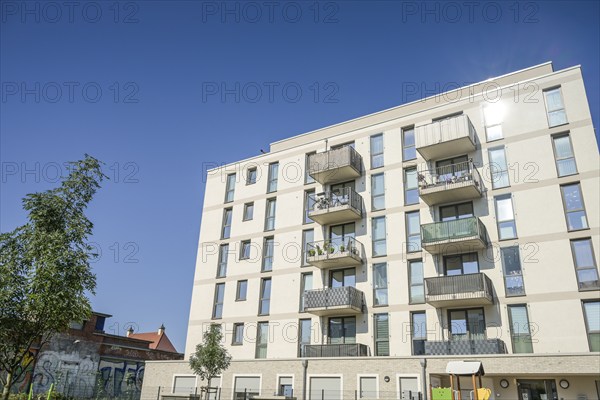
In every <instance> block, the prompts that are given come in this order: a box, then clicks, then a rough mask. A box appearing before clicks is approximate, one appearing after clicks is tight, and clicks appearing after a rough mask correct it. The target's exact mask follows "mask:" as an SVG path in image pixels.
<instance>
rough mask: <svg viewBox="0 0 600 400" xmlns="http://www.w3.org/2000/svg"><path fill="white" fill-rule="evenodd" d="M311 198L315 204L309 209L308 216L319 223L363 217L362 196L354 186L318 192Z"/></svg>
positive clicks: (336, 222) (337, 222) (324, 223)
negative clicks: (353, 188)
mask: <svg viewBox="0 0 600 400" xmlns="http://www.w3.org/2000/svg"><path fill="white" fill-rule="evenodd" d="M309 198H310V200H311V201H310V203H311V204H313V206H312V207H311V208H310V209H309V210H308V217H309V218H310V219H312V220H313V221H315V222H316V223H318V224H321V225H329V224H339V223H343V222H349V221H354V220H357V219H360V218H362V197H361V196H360V195H359V194H358V193H356V192H355V191H354V190H352V188H349V187H345V188H342V189H340V190H335V191H326V192H322V193H317V194H314V195H311V196H309Z"/></svg>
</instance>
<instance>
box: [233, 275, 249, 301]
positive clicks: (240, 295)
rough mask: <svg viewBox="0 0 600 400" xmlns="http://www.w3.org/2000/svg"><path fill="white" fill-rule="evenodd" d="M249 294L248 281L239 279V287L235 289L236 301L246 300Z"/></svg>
mask: <svg viewBox="0 0 600 400" xmlns="http://www.w3.org/2000/svg"><path fill="white" fill-rule="evenodd" d="M247 294H248V281H247V280H243V281H237V289H236V291H235V301H246V295H247Z"/></svg>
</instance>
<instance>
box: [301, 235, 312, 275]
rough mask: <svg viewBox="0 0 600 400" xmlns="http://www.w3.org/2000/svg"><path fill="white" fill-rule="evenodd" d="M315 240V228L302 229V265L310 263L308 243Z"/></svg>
mask: <svg viewBox="0 0 600 400" xmlns="http://www.w3.org/2000/svg"><path fill="white" fill-rule="evenodd" d="M314 241H315V231H314V229H307V230H305V231H302V267H304V266H306V265H308V244H309V243H313V242H314Z"/></svg>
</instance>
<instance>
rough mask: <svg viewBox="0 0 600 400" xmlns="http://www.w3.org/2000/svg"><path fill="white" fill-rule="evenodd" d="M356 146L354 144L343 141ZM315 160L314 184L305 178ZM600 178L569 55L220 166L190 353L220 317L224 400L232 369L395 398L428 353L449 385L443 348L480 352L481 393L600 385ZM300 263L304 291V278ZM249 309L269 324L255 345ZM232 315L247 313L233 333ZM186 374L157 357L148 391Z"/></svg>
mask: <svg viewBox="0 0 600 400" xmlns="http://www.w3.org/2000/svg"><path fill="white" fill-rule="evenodd" d="M411 132H412V134H411ZM411 135H414V139H411ZM413 140H414V142H415V145H414V147H413V146H411V143H412V141H413ZM349 143H352V147H353V148H354V150H352V149H349V148H347V147H346V148H341V149H339V148H338V146H339V145H342V144H349ZM411 147H412V148H411ZM313 152H316V153H317V155H316V156H313V157H312V158H311V157H310V156H307V155H309V154H311V153H313ZM413 154H414V155H415V157H414V158H413V157H412V155H413ZM272 163H278V169H277V171H276V176H277V179H276V183H275V181H274V180H273V179H270V177H271V178H273V171H274V170H273V167H270V164H272ZM254 169H256V172H253V170H254ZM307 169H308V171H307ZM414 169H416V171H415V172H413V170H414ZM269 171H271V173H269ZM231 174H235V178H228V176H231ZM309 175H312V176H313V177H315V178H316V179H317V181H315V182H312V183H311V182H310V180H309V183H306V177H307V176H309ZM599 175H600V172H599V157H598V147H597V144H596V139H595V136H594V128H593V126H592V120H591V116H590V111H589V106H588V103H587V98H586V94H585V89H584V84H583V80H582V75H581V68H580V67H572V68H568V69H565V70H561V71H556V72H555V71H553V69H552V65H551V64H550V63H546V64H542V65H538V66H535V67H531V68H528V69H526V70H522V71H518V72H514V73H511V74H508V75H505V76H502V77H498V78H494V79H492V80H488V81H485V82H481V83H478V84H475V85H472V86H469V87H465V88H461V89H457V90H455V91H452V92H447V93H444V94H442V95H438V96H434V97H430V98H427V99H424V100H422V101H417V102H413V103H410V104H406V105H403V106H399V107H396V108H393V109H389V110H385V111H382V112H379V113H376V114H372V115H368V116H365V117H361V118H358V119H355V120H352V121H348V122H344V123H341V124H338V125H335V126H331V127H327V128H324V129H320V130H317V131H314V132H309V133H307V134H304V135H299V136H295V137H292V138H290V139H286V140H282V141H279V142H276V143H273V144H271V151H270V152H269V153H267V154H264V155H261V156H258V157H254V158H251V159H247V160H243V161H240V162H237V163H233V164H228V165H224V166H222V167H219V168H216V169H213V170H211V171H209V173H208V175H207V181H206V191H205V199H204V208H203V214H202V226H201V231H200V243H199V249H198V257H197V265H196V274H195V278H194V289H193V295H192V303H191V311H190V318H189V328H188V336H187V345H186V351H185V355H186V359H187V358H188V357H189V355H190V354H191V353H192V352H193V351H194V348H195V346H196V344H198V343H200V342H201V340H202V333H203V331H204V329H206V327H207V326H208V325H209V324H211V323H219V324H222V327H223V330H224V333H225V343H224V344H225V345H226V346H227V348H228V350H229V352H230V354H231V355H232V356H233V359H234V362H233V364H232V366H231V367H230V369H229V370H228V371H226V372H225V373H224V374H223V377H222V379H221V380H220V385H221V387H222V398H225V399H229V398H234V394H233V391H232V389H233V388H234V387H235V386H236V380H235V379H236V376H239V377H241V376H250V377H260V382H261V383H260V385H261V390H260V393H261V394H262V395H267V394H273V393H272V392H273V391H279V389H280V381H279V378H281V377H282V376H283V377H284V378H285V379H284V380H283V381H281V382H284V383H285V382H287V380H286V379H287V377H288V376H289V377H291V378H292V381H293V387H294V393H295V395H296V396H298V397H302V398H306V399H308V398H317V395H318V393H317V392H316V391H315V390H312V389H311V385H313V386H314V387H317V386H318V385H326V386H327V385H334V386H335V385H338V387H339V393H337V394H333V393H332V394H328V395H327V394H326V395H325V398H342V397H343V398H354V396H355V394H356V395H357V397H360V395H361V394H363V398H373V397H378V398H399V396H401V392H402V391H403V390H404V388H401V386H402V385H403V384H404V385H405V386H406V387H408V386H411V385H413V384H414V385H417V387H415V388H412V386H411V388H410V389H411V390H413V391H415V390H418V391H421V390H422V387H423V383H424V382H423V381H422V379H423V371H422V369H421V365H420V360H422V359H427V366H426V369H425V374H424V375H425V376H426V382H425V384H426V385H427V386H428V385H430V384H432V385H434V386H435V385H447V384H448V383H447V379H448V378H447V376H446V375H445V365H446V364H447V362H448V361H449V360H452V359H460V360H463V359H476V360H480V361H482V362H483V364H484V368H485V371H486V376H485V378H484V382H483V383H484V386H486V387H489V388H491V389H492V398H497V399H522V400H536V399H538V398H539V399H542V398H544V397H539V396H541V395H542V394H543V393H542V392H545V395H546V396H547V397H545V398H547V399H552V398H553V396H555V398H556V399H558V398H564V399H579V398H587V399H597V398H598V396H599V393H598V391H597V390H599V389H600V377H599V376H598V375H599V374H600V358H599V354H598V352H597V351H598V350H599V349H598V348H597V346H599V345H600V339H599V338H598V335H600V332H597V331H596V329H600V327H597V325H598V324H600V322H599V320H600V318H598V316H597V315H596V313H599V312H600V299H599V291H598V289H599V288H600V287H599V286H598V268H597V260H598V259H599V256H600V255H599V253H598V252H599V248H600V242H599V229H600V223H599V221H600V215H599V208H598V204H599V200H600V199H599V193H600V179H599ZM382 176H383V178H382ZM233 180H235V182H233ZM248 180H249V182H248ZM228 181H229V182H230V183H229V185H228ZM254 182H255V183H254ZM344 182H345V183H346V185H345V187H348V186H350V188H349V189H341V186H340V184H341V183H344ZM232 183H234V185H233V186H232ZM336 185H337V186H336ZM381 185H383V186H381ZM275 186H276V188H275ZM381 187H383V188H384V189H383V190H379V188H381ZM228 188H229V189H233V190H230V191H229V195H228ZM270 189H276V190H270ZM310 191H312V192H310ZM307 192H310V193H311V195H314V197H313V199H315V201H316V203H315V204H312V203H310V202H309V204H308V205H307V201H306V198H307V195H306V194H307ZM321 193H325V194H322V195H321ZM326 193H333V194H329V195H327V194H326ZM563 193H564V195H563ZM315 194H316V195H315ZM227 196H229V198H228V197H227ZM565 196H566V197H565ZM272 199H274V200H276V203H275V204H276V206H275V207H274V208H273V207H272V205H269V202H270V201H271V200H272ZM229 200H231V201H229ZM250 208H251V209H252V218H251V219H249V218H247V217H248V214H246V213H247V212H248V213H249V211H250ZM226 210H231V214H227V211H226ZM273 210H274V213H269V211H273ZM307 210H308V211H307ZM511 211H512V212H511ZM307 212H308V213H309V216H310V217H312V218H314V220H317V221H318V222H314V221H313V220H312V219H311V218H307V216H306V213H307ZM416 215H418V219H416ZM273 216H274V218H271V217H273ZM409 218H415V219H410V221H412V224H411V225H410V226H408V225H407V221H409ZM225 220H230V224H229V223H225V222H224V221H225ZM415 221H416V222H415ZM568 224H570V225H571V226H568ZM224 225H226V226H224ZM342 225H343V226H342ZM415 226H416V229H414V228H415ZM419 226H420V229H419ZM271 227H272V228H273V229H270V228H271ZM411 227H412V228H413V229H412V230H411ZM307 230H312V236H311V237H309V239H310V242H309V244H306V243H304V242H305V241H306V240H304V239H306V236H305V235H306V234H304V233H303V232H305V231H307ZM224 231H225V232H226V233H228V234H227V235H225V236H228V237H224V235H223V233H224ZM501 234H502V237H501V236H500V235H501ZM265 238H269V239H272V248H273V251H272V252H271V251H269V250H265V247H269V245H267V246H265V243H266V242H265ZM415 238H418V240H417V239H415ZM248 241H249V244H248ZM417 242H420V249H419V247H418V246H419V245H418V244H416V243H417ZM223 245H228V257H227V259H226V265H225V262H224V261H225V260H224V259H221V260H220V257H219V254H220V249H222V248H223V249H224V247H223ZM244 246H248V249H249V251H248V252H246V250H244V249H243V247H244ZM415 246H416V247H415ZM409 250H415V251H409ZM271 254H272V257H271ZM304 257H306V258H307V260H308V262H305V261H304ZM419 262H421V263H422V264H419ZM421 265H422V269H421ZM219 269H221V272H222V273H221V274H220V275H222V276H220V277H217V276H219ZM344 269H345V270H346V272H340V271H342V270H344ZM375 269H377V272H376V271H375ZM384 270H385V271H384ZM335 271H337V272H335ZM334 272H335V273H334ZM384 272H385V273H384ZM306 273H312V287H310V289H312V291H308V292H301V290H302V289H301V285H302V280H303V278H302V276H303V274H306ZM421 274H422V276H423V277H424V279H423V278H422V277H421ZM265 278H266V279H270V280H269V281H268V283H266V281H265V280H264V279H265ZM240 281H246V285H247V287H246V295H245V299H240V293H239V290H238V285H239V282H240ZM220 284H224V285H223V286H219V287H224V291H223V292H222V293H221V292H219V289H217V285H220ZM265 287H270V293H267V292H266V291H264V290H263V288H265ZM322 289H323V290H322ZM355 289H356V290H355ZM242 291H243V289H242ZM267 305H268V307H267ZM261 307H262V310H261ZM261 311H262V312H261ZM420 313H424V314H420ZM421 318H422V319H421ZM305 319H310V322H309V324H310V327H311V329H310V330H311V334H310V343H308V342H306V343H305V344H306V346H303V345H302V344H301V343H299V338H298V336H299V333H298V332H299V324H300V322H299V321H300V320H305ZM386 321H387V322H386ZM423 321H426V326H424V325H423V324H422V322H423ZM261 322H268V338H266V339H265V335H264V334H263V335H262V338H263V339H265V340H264V342H265V343H266V345H262V346H259V345H257V343H256V342H257V331H258V330H259V328H258V324H259V323H261ZM235 324H244V325H243V337H242V336H240V333H239V332H238V335H237V339H236V333H235ZM305 324H306V322H305ZM265 329H266V328H265ZM420 330H422V332H418V331H420ZM596 333H598V334H597V335H596ZM305 337H306V336H305ZM238 342H239V343H238ZM315 355H316V356H318V357H312V356H315ZM334 356H338V357H334ZM257 357H259V358H257ZM302 360H308V366H307V368H306V370H304V368H303V366H302ZM178 374H179V375H185V374H190V371H189V369H188V368H187V366H186V364H185V363H171V362H166V363H164V362H160V363H151V364H150V365H148V366H147V367H146V377H145V382H144V385H145V388H144V393H143V396H144V397H145V398H153V397H154V398H155V396H156V392H155V391H156V388H157V387H158V386H162V387H163V389H164V388H165V387H170V388H172V386H173V385H175V381H174V379H175V378H174V377H175V376H176V375H178ZM278 374H279V377H278ZM361 376H363V378H364V379H362V378H361ZM305 377H306V384H304V378H305ZM319 377H322V378H327V377H330V378H331V379H329V380H327V379H319ZM386 377H387V378H389V379H387V378H386ZM404 378H406V379H404ZM413 378H414V382H413ZM403 379H404V380H403ZM388 380H389V381H388ZM502 380H505V381H506V383H508V387H507V388H503V387H502V386H501V384H500V381H502ZM562 380H566V381H568V383H569V387H568V388H562V387H561V381H562ZM386 381H388V382H386ZM239 382H241V380H240V381H239ZM311 382H314V384H312V383H311ZM402 382H404V383H402ZM502 383H503V384H505V382H502ZM363 384H364V385H365V388H362V387H361V385H363ZM367 385H369V390H367V389H366V387H367ZM371 385H374V386H375V387H376V390H375V391H371V387H372V386H371ZM540 385H541V386H543V387H544V389H539V388H538V389H536V387H538V386H540ZM562 385H563V386H566V384H565V383H564V382H562ZM238 386H239V385H238ZM319 387H320V386H319ZM327 387H329V386H327ZM463 389H464V390H463V394H464V395H465V396H468V392H469V386H466V388H465V387H463ZM311 390H312V391H311ZM355 392H356V393H355ZM324 393H325V392H324V391H322V392H321V395H324ZM327 396H329V397H327ZM336 396H337V397H336ZM536 396H537V397H536ZM581 396H585V397H581ZM318 398H320V397H318ZM463 398H465V397H463ZM466 398H468V397H466Z"/></svg>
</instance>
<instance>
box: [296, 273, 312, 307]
mask: <svg viewBox="0 0 600 400" xmlns="http://www.w3.org/2000/svg"><path fill="white" fill-rule="evenodd" d="M307 276H310V279H311V282H310V286H311V287H310V289H307V288H306V277H307ZM313 284H314V275H313V273H312V271H311V272H302V273H301V274H300V307H299V310H300V311H299V312H301V313H305V312H306V311H304V294H305V293H306V292H307V291H309V290H313V288H312V287H313Z"/></svg>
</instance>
